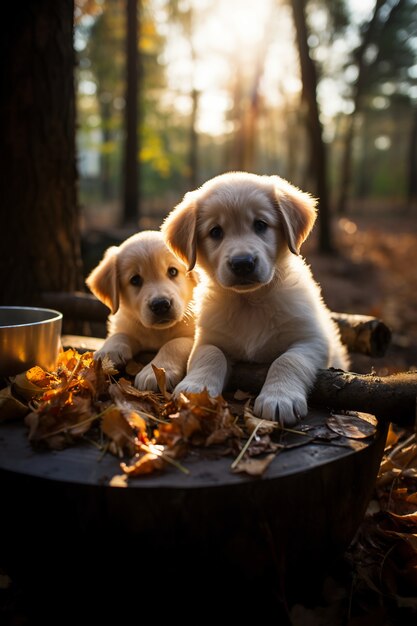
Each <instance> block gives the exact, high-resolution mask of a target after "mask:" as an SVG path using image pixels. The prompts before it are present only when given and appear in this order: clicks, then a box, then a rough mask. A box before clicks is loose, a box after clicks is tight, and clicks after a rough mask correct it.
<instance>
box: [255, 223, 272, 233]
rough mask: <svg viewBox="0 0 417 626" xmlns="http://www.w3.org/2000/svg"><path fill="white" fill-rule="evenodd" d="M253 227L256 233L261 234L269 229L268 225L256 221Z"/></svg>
mask: <svg viewBox="0 0 417 626" xmlns="http://www.w3.org/2000/svg"><path fill="white" fill-rule="evenodd" d="M253 227H254V229H255V233H258V234H261V233H264V232H265V231H266V229H267V228H268V224H267V223H266V222H264V221H263V220H255V221H254V222H253Z"/></svg>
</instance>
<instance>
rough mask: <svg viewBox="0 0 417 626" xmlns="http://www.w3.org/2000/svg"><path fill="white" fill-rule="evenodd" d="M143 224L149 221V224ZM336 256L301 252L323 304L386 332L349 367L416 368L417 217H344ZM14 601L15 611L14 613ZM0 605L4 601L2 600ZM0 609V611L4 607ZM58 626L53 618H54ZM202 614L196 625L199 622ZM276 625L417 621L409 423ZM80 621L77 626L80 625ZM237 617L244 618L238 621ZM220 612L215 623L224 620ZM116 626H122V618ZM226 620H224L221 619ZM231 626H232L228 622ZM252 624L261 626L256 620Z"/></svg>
mask: <svg viewBox="0 0 417 626" xmlns="http://www.w3.org/2000/svg"><path fill="white" fill-rule="evenodd" d="M147 227H149V225H147ZM333 230H334V239H335V242H336V243H335V249H336V252H335V254H334V255H331V256H330V255H329V256H322V255H319V254H317V251H316V250H317V241H316V239H315V235H312V236H311V238H310V239H309V240H308V241H307V242H306V244H305V245H304V248H303V249H302V254H303V255H304V256H305V258H306V261H307V262H308V263H309V264H310V265H311V268H312V271H313V274H314V276H315V278H316V280H317V281H318V282H319V283H320V285H321V287H322V292H323V297H324V300H325V302H326V303H327V305H328V306H329V308H330V309H331V310H333V311H338V312H343V313H358V314H365V315H373V316H376V317H379V318H380V319H382V320H383V321H384V322H385V323H386V324H387V325H388V326H389V327H390V328H391V330H392V342H391V345H390V347H389V349H388V351H387V353H386V354H385V356H383V357H380V358H378V359H371V358H369V357H364V356H358V355H353V357H352V365H351V371H354V372H358V373H365V372H370V371H374V372H376V373H377V374H379V375H381V376H384V375H387V374H390V373H394V372H398V371H405V370H412V369H417V219H416V218H415V216H414V217H411V216H410V217H405V216H400V217H393V216H388V215H384V216H373V217H368V218H364V217H359V216H354V217H349V218H348V219H346V218H345V219H340V220H338V221H337V222H335V224H334V226H333ZM9 584H10V580H9V578H8V575H7V572H2V571H1V569H0V618H1V615H2V611H1V609H2V608H3V609H4V608H5V607H6V608H7V611H6V613H7V617H10V618H11V619H10V621H9V622H7V623H10V624H16V625H17V624H21V625H22V626H23V625H25V624H29V623H30V622H28V621H27V620H26V617H27V616H26V615H25V611H24V609H22V606H21V600H20V599H19V597H18V596H16V595H15V592H14V591H13V590H12V591H11V592H10V591H8V585H9ZM15 603H16V606H15V608H16V611H14V610H13V607H14V604H15ZM2 605H3V606H2ZM3 614H5V613H3ZM57 623H58V622H57ZM198 623H199V622H198V618H196V621H195V625H196V626H198ZM270 623H271V624H276V625H277V626H280V625H282V626H411V625H412V624H413V626H414V625H415V624H416V623H417V443H416V436H415V428H414V427H410V428H400V427H392V428H391V429H390V433H389V439H388V440H387V448H386V453H385V455H384V459H383V462H382V464H381V469H380V472H379V475H378V479H377V482H376V485H375V490H374V494H373V497H372V499H371V502H370V504H369V507H368V511H367V514H366V517H365V519H364V521H363V523H362V525H361V526H360V528H359V529H358V532H357V535H356V537H355V538H354V540H353V542H352V544H351V546H350V547H349V549H348V551H347V552H346V554H345V555H344V557H343V559H342V560H341V561H340V562H339V563H336V565H335V567H334V568H333V569H332V571H330V572H328V575H327V576H326V577H325V579H324V581H323V585H322V588H321V591H320V592H319V593H318V594H317V595H316V596H315V598H314V600H313V601H311V602H309V603H308V604H307V603H296V604H293V605H292V606H290V607H289V608H288V612H287V615H286V616H284V617H282V615H280V616H278V615H277V616H276V618H275V619H274V617H273V616H271V622H270ZM83 624H84V622H83V620H82V618H80V620H79V622H78V624H77V625H75V624H74V626H78V625H83ZM239 624H243V622H239ZM221 625H222V621H221V618H220V617H219V621H217V623H216V626H221ZM118 626H120V625H118ZM225 626H226V625H225ZM227 626H233V625H232V624H231V623H230V622H228V624H227ZM253 626H262V624H261V623H257V624H253Z"/></svg>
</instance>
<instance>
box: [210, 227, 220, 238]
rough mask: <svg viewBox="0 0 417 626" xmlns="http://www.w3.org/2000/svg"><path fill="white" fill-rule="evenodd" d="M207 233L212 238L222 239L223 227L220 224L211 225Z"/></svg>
mask: <svg viewBox="0 0 417 626" xmlns="http://www.w3.org/2000/svg"><path fill="white" fill-rule="evenodd" d="M209 235H210V237H211V238H212V239H223V228H222V227H221V226H213V228H212V229H211V231H210V232H209Z"/></svg>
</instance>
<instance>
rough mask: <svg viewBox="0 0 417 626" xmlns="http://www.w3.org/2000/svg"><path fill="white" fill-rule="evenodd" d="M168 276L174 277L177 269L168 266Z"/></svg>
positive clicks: (176, 274)
mask: <svg viewBox="0 0 417 626" xmlns="http://www.w3.org/2000/svg"><path fill="white" fill-rule="evenodd" d="M168 276H171V278H174V277H175V276H178V270H177V268H176V267H169V268H168Z"/></svg>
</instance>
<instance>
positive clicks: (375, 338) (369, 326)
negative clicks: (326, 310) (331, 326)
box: [332, 313, 391, 357]
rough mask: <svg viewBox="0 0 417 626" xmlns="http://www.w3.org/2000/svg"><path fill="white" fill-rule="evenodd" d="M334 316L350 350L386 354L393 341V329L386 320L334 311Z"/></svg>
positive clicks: (343, 339) (372, 354) (344, 341)
mask: <svg viewBox="0 0 417 626" xmlns="http://www.w3.org/2000/svg"><path fill="white" fill-rule="evenodd" d="M332 318H333V319H334V321H335V322H336V323H337V325H338V326H339V330H340V335H341V338H342V341H343V343H344V344H345V345H346V346H347V347H348V350H349V352H356V353H358V354H366V355H368V356H372V357H381V356H384V354H385V353H386V351H387V348H388V346H389V344H390V341H391V331H390V329H389V328H388V326H386V324H384V322H382V321H381V320H379V319H377V318H376V317H371V316H369V315H350V314H347V313H332Z"/></svg>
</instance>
